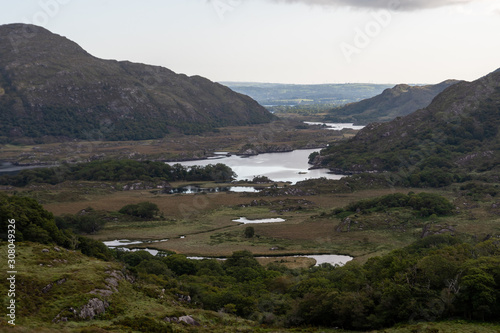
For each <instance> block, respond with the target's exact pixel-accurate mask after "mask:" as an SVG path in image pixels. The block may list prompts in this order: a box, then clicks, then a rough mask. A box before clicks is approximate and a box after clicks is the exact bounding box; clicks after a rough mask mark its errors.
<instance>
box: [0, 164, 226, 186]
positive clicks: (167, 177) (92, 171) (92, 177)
mask: <svg viewBox="0 0 500 333" xmlns="http://www.w3.org/2000/svg"><path fill="white" fill-rule="evenodd" d="M234 177H236V174H235V173H234V172H233V170H232V169H231V168H230V167H228V166H226V165H225V164H222V163H217V164H209V165H207V166H192V167H185V166H182V165H181V164H178V163H177V164H173V165H170V164H166V163H163V162H153V161H134V160H104V161H93V162H88V163H78V164H63V165H61V166H57V167H53V168H37V169H29V170H23V171H21V172H19V173H18V174H16V175H4V176H1V177H0V184H2V185H12V186H17V187H23V186H26V185H29V184H34V183H45V184H52V185H55V184H59V183H62V182H65V181H114V182H120V181H132V180H141V181H155V180H163V181H178V180H183V181H217V182H229V181H231V180H232V179H233V178H234Z"/></svg>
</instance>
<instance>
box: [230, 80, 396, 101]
mask: <svg viewBox="0 0 500 333" xmlns="http://www.w3.org/2000/svg"><path fill="white" fill-rule="evenodd" d="M221 83H222V84H224V85H226V86H228V87H229V88H231V89H233V90H234V91H237V92H239V93H242V94H245V95H248V96H250V97H252V98H253V99H255V100H256V101H257V102H259V103H260V104H261V105H289V106H291V105H309V104H324V105H343V104H346V103H352V102H357V101H360V100H362V99H365V98H370V97H372V96H375V95H378V94H380V93H381V92H382V91H383V90H384V89H386V88H388V87H390V86H392V85H387V84H372V83H339V84H282V83H258V82H221Z"/></svg>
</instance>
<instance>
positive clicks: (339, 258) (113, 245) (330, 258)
mask: <svg viewBox="0 0 500 333" xmlns="http://www.w3.org/2000/svg"><path fill="white" fill-rule="evenodd" d="M267 220H273V219H267ZM255 221H258V220H254V222H250V223H266V222H255ZM261 221H262V220H261ZM283 221H285V220H283ZM283 221H273V222H283ZM180 238H181V239H184V238H186V236H181V237H180ZM166 241H168V239H160V240H146V241H131V240H128V239H116V240H113V241H106V242H103V243H104V244H105V245H106V246H107V247H109V248H110V249H120V250H122V251H131V252H135V251H146V252H149V253H151V254H152V255H154V256H155V255H157V254H158V253H159V252H160V251H158V250H155V249H150V248H127V247H125V246H127V245H136V244H150V243H158V242H166ZM289 256H290V255H284V256H276V257H275V256H273V258H280V257H289ZM294 257H297V258H300V257H305V258H312V259H314V260H316V264H315V266H319V265H321V264H325V263H326V264H331V265H339V266H342V265H345V263H346V262H348V261H351V260H352V259H353V258H352V257H349V256H343V255H336V254H317V255H296V256H294ZM187 258H188V259H195V260H202V259H214V258H209V257H187ZM265 258H267V257H265ZM217 259H219V260H225V259H224V258H217Z"/></svg>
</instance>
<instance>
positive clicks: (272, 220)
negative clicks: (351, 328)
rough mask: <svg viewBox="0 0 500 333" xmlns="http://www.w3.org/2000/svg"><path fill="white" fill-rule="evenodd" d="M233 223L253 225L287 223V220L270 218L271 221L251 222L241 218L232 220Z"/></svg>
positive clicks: (258, 220) (259, 220)
mask: <svg viewBox="0 0 500 333" xmlns="http://www.w3.org/2000/svg"><path fill="white" fill-rule="evenodd" d="M232 221H233V222H240V223H243V224H252V223H276V222H285V221H286V220H285V219H282V218H279V217H277V218H269V219H257V220H249V219H247V218H246V217H240V218H239V219H236V220H232Z"/></svg>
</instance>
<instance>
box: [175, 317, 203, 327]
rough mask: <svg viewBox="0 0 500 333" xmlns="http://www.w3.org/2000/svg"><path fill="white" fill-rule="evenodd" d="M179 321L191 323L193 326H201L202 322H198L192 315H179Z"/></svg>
mask: <svg viewBox="0 0 500 333" xmlns="http://www.w3.org/2000/svg"><path fill="white" fill-rule="evenodd" d="M179 322H184V323H186V324H188V325H191V326H200V323H198V322H197V321H196V320H194V318H193V317H191V316H182V317H179Z"/></svg>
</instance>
